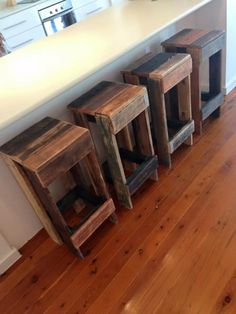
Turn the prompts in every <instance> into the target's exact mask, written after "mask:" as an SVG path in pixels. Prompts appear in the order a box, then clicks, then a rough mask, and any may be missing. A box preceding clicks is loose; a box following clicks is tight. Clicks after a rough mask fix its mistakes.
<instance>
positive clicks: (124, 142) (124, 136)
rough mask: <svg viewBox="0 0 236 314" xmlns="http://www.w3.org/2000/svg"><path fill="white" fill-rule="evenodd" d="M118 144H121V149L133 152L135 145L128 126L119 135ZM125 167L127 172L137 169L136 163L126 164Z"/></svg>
mask: <svg viewBox="0 0 236 314" xmlns="http://www.w3.org/2000/svg"><path fill="white" fill-rule="evenodd" d="M117 142H118V144H119V147H123V148H125V149H128V150H129V151H133V144H132V139H131V135H130V130H129V126H128V125H127V126H126V127H124V128H123V129H122V130H121V131H120V132H119V133H118V134H117ZM124 167H125V169H127V170H134V169H135V168H136V165H135V164H134V163H129V162H124Z"/></svg>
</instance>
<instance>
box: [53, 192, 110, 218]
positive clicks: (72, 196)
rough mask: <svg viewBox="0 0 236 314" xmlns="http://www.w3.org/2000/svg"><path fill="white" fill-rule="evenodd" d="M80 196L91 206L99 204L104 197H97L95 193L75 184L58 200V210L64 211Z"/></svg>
mask: <svg viewBox="0 0 236 314" xmlns="http://www.w3.org/2000/svg"><path fill="white" fill-rule="evenodd" d="M78 198H82V199H83V200H84V201H86V202H87V203H89V204H90V205H93V206H99V205H101V204H102V203H103V202H104V201H105V198H103V197H99V196H96V195H92V194H91V193H90V192H88V191H87V190H85V189H84V188H83V187H81V186H76V187H74V188H73V189H72V190H70V191H69V192H68V193H66V195H65V196H63V197H62V198H61V199H60V200H59V201H58V202H57V206H58V208H59V210H60V212H62V213H63V212H65V211H67V210H68V209H70V208H71V206H72V205H73V203H74V202H75V201H76V200H77V199H78Z"/></svg>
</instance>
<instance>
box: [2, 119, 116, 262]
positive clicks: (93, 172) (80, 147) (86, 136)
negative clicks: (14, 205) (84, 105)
mask: <svg viewBox="0 0 236 314" xmlns="http://www.w3.org/2000/svg"><path fill="white" fill-rule="evenodd" d="M0 152H1V153H2V156H3V158H4V159H5V160H6V162H7V164H8V165H10V167H11V169H15V170H14V174H15V175H16V176H17V177H16V179H17V180H18V181H19V182H23V187H25V186H26V187H29V186H31V191H32V193H29V191H30V189H28V190H27V191H26V192H27V193H26V194H27V195H28V196H29V197H30V198H32V197H35V202H36V203H37V204H38V205H39V207H40V210H41V212H42V211H43V208H44V209H45V211H46V212H47V214H48V221H49V223H52V225H53V226H54V227H55V229H56V231H57V232H58V234H59V235H60V237H61V238H62V240H63V241H64V243H65V244H67V246H68V247H69V248H70V250H71V251H72V252H73V253H75V254H76V255H79V256H81V257H83V255H82V253H81V251H80V249H79V248H80V246H81V245H82V244H83V243H84V242H85V241H86V240H87V238H88V237H89V236H90V235H91V234H92V233H93V232H94V231H95V230H96V229H97V228H98V227H99V226H100V225H101V224H102V222H104V220H105V219H107V218H108V217H109V216H111V217H112V219H113V221H114V219H116V216H115V214H114V212H115V207H114V204H113V201H112V199H111V198H110V196H109V194H108V191H107V188H106V185H105V183H104V180H103V177H102V174H101V171H100V168H99V164H98V161H97V158H96V156H95V151H94V145H93V142H92V139H91V136H90V132H89V130H87V129H84V128H80V127H78V126H74V125H72V124H70V123H67V122H63V121H59V120H56V119H53V118H49V117H47V118H45V119H43V120H41V121H39V122H38V123H36V124H35V125H33V126H32V127H30V128H29V129H27V130H25V131H24V132H23V133H21V134H20V135H18V136H16V137H15V138H14V139H12V140H11V141H9V142H8V143H6V144H4V145H3V146H1V147H0ZM81 162H83V163H84V164H83V168H85V169H86V171H87V172H86V174H87V185H86V186H85V185H83V184H82V182H83V181H84V178H83V176H82V175H81V174H80V172H79V171H80V170H81V164H80V163H81ZM58 178H63V179H64V180H63V182H65V178H66V182H67V187H66V186H65V188H66V193H65V195H64V196H63V197H62V198H61V199H60V200H59V201H55V200H54V198H53V196H52V193H51V191H50V189H49V186H51V184H52V182H55V180H57V179H58ZM21 185H22V184H21ZM24 190H25V189H24ZM77 199H82V200H83V208H80V212H79V214H78V215H74V214H75V213H74V210H77V211H78V210H79V209H78V208H76V201H77ZM31 203H32V200H31ZM45 216H46V215H45V213H44V217H45ZM49 217H50V218H49Z"/></svg>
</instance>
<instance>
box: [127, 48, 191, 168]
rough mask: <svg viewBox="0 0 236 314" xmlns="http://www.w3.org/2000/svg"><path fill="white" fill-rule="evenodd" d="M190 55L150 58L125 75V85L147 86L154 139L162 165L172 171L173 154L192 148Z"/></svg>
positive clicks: (141, 59) (162, 54)
mask: <svg viewBox="0 0 236 314" xmlns="http://www.w3.org/2000/svg"><path fill="white" fill-rule="evenodd" d="M191 71H192V60H191V57H190V55H187V54H175V53H159V54H151V53H150V54H147V55H145V56H143V57H142V58H140V59H138V60H136V61H135V62H134V63H132V64H131V65H130V66H128V67H127V68H126V69H125V70H123V71H122V74H123V78H124V81H125V82H127V83H130V84H137V85H139V84H142V85H145V86H147V88H148V92H149V101H150V108H151V116H152V130H153V137H154V139H155V141H156V144H157V149H158V158H159V160H160V163H163V164H165V165H167V166H169V167H171V154H172V153H173V152H174V151H175V150H176V149H177V148H178V147H179V146H180V145H181V144H182V143H186V144H187V145H192V143H193V138H192V133H193V132H194V121H193V120H192V113H191V97H190V73H191Z"/></svg>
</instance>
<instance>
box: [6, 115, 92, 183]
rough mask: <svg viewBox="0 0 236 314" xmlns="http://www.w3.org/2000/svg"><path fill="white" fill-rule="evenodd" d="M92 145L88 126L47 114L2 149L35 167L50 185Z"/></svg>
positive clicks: (28, 167)
mask: <svg viewBox="0 0 236 314" xmlns="http://www.w3.org/2000/svg"><path fill="white" fill-rule="evenodd" d="M91 145H92V142H91V137H90V134H89V131H88V130H87V129H84V128H78V127H76V126H75V125H72V124H70V123H67V122H64V121H60V120H56V119H52V118H49V117H46V118H44V119H43V120H41V121H39V122H38V123H36V124H35V125H33V126H32V127H30V128H29V129H27V130H26V131H24V132H22V133H21V134H20V135H18V136H16V137H15V138H14V139H13V140H11V141H9V142H8V143H7V144H5V145H3V146H2V147H1V152H2V153H4V154H5V155H9V156H10V157H11V159H13V160H15V161H16V162H17V163H19V164H21V165H22V166H24V167H25V168H27V169H29V170H31V171H34V172H35V173H36V175H37V176H38V178H39V180H40V182H41V183H42V185H43V186H48V185H49V184H50V183H51V182H52V181H53V180H55V178H56V177H58V176H60V174H62V173H63V172H65V171H66V170H68V169H69V168H71V167H72V166H73V165H74V164H75V163H77V162H78V158H79V159H81V158H83V156H85V155H86V154H87V153H88V151H89V150H90V149H91ZM62 161H63V163H62Z"/></svg>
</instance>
